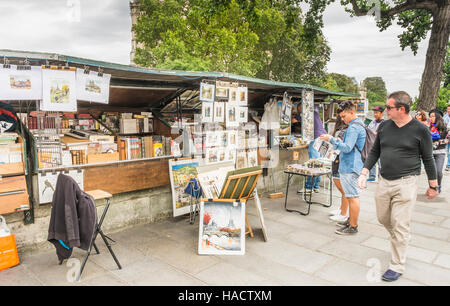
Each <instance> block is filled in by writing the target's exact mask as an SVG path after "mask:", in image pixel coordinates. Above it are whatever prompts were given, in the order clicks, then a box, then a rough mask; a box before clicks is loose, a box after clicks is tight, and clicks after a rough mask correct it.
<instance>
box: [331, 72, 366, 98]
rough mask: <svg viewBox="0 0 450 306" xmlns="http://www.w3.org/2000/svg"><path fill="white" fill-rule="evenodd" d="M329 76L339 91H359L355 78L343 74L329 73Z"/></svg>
mask: <svg viewBox="0 0 450 306" xmlns="http://www.w3.org/2000/svg"><path fill="white" fill-rule="evenodd" d="M329 77H331V78H332V79H333V80H334V81H335V82H336V84H337V86H338V88H339V91H342V92H346V93H359V87H358V83H357V82H355V80H354V79H353V78H351V77H349V76H347V75H345V74H340V73H334V72H333V73H330V74H329Z"/></svg>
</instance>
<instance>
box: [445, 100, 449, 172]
mask: <svg viewBox="0 0 450 306" xmlns="http://www.w3.org/2000/svg"><path fill="white" fill-rule="evenodd" d="M444 123H445V125H446V126H447V131H448V133H450V104H449V105H447V112H446V113H445V115H444ZM447 139H448V138H447ZM445 171H450V143H447V167H445Z"/></svg>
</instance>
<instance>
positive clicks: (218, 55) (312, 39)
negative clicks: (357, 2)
mask: <svg viewBox="0 0 450 306" xmlns="http://www.w3.org/2000/svg"><path fill="white" fill-rule="evenodd" d="M300 2H301V1H289V0H254V1H250V0H190V1H189V0H168V1H167V0H166V1H159V0H142V1H141V10H142V16H141V17H140V18H139V20H138V24H137V25H136V26H135V27H134V30H135V33H136V39H137V42H138V45H139V48H138V50H136V58H135V62H136V63H137V64H138V65H142V66H150V67H154V68H165V69H183V70H203V71H221V72H230V73H236V74H241V75H246V76H252V77H260V78H265V79H271V80H283V81H287V82H307V83H312V84H315V83H319V82H320V81H322V80H323V79H324V77H325V72H324V71H325V66H326V63H327V62H328V61H329V57H330V48H329V47H328V46H327V44H326V42H325V40H324V39H323V36H322V33H321V30H320V27H321V26H322V25H321V13H322V12H323V9H324V8H325V7H323V8H322V9H321V7H320V5H314V6H313V9H312V10H311V11H310V12H309V13H308V14H307V16H306V20H303V19H302V16H303V13H302V11H301V9H300V7H299V5H298V4H299V3H300ZM319 2H320V3H322V2H323V3H325V2H327V1H325V0H320V1H319Z"/></svg>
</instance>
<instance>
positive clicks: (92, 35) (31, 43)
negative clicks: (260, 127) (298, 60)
mask: <svg viewBox="0 0 450 306" xmlns="http://www.w3.org/2000/svg"><path fill="white" fill-rule="evenodd" d="M76 2H79V3H80V9H79V10H78V9H77V8H75V9H73V8H72V7H73V6H71V3H76ZM75 7H76V6H75ZM0 11H1V12H2V13H3V14H2V17H1V18H0V49H12V50H21V51H38V52H50V53H57V54H64V55H70V56H77V57H84V58H88V59H95V60H101V61H108V62H115V63H121V64H129V63H130V50H131V18H130V14H129V0H97V1H88V0H80V1H78V0H39V1H36V0H14V1H13V0H2V1H1V2H0ZM77 12H79V14H78V13H77ZM324 23H325V27H324V34H325V37H326V39H327V41H328V43H329V45H330V47H331V50H332V54H331V60H330V62H329V63H328V72H336V73H342V74H346V75H348V76H350V77H355V78H356V80H357V81H358V82H360V81H362V80H364V79H365V78H366V77H373V76H380V77H382V78H383V79H384V80H385V82H386V86H387V90H388V91H389V92H392V91H396V90H406V91H407V92H409V93H410V94H411V95H412V96H413V97H414V96H418V92H419V83H420V79H421V76H422V72H423V68H424V66H425V54H426V47H427V44H428V39H427V40H426V41H423V42H421V44H420V47H419V52H418V54H417V55H416V56H414V55H413V53H412V52H411V50H410V49H405V51H402V50H401V48H400V45H399V41H398V38H397V35H399V34H400V33H401V32H402V31H401V28H400V27H398V26H396V25H394V26H391V27H390V28H389V29H388V30H387V31H384V32H380V31H379V30H378V28H377V27H376V25H375V22H374V21H373V19H370V18H369V17H354V18H351V17H350V16H349V14H348V13H346V12H345V11H344V9H343V7H342V6H341V5H340V4H339V3H334V4H333V5H331V6H330V7H328V8H327V9H326V11H325V16H324Z"/></svg>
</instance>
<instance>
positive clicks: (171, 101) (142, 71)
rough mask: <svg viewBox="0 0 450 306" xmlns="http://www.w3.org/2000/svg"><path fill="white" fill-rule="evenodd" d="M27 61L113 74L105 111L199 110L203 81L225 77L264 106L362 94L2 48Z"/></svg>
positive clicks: (3, 52)
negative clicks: (285, 97)
mask: <svg viewBox="0 0 450 306" xmlns="http://www.w3.org/2000/svg"><path fill="white" fill-rule="evenodd" d="M1 57H3V58H7V59H8V60H10V61H12V62H14V61H17V62H18V61H21V60H22V61H23V60H24V59H27V60H28V61H29V62H30V64H32V65H43V64H49V65H62V66H64V65H66V64H67V65H69V66H71V67H78V68H82V69H89V70H92V71H98V70H100V71H102V72H103V73H108V74H111V84H110V101H109V104H108V105H105V106H104V107H103V106H102V108H103V110H104V111H121V110H126V109H129V108H136V109H138V108H139V109H143V108H148V109H149V110H156V111H163V112H173V111H175V109H176V105H175V99H176V98H177V97H180V100H181V106H182V108H183V110H187V111H189V110H195V109H198V107H199V105H200V103H199V100H198V91H199V87H200V83H201V81H202V80H205V79H207V80H222V81H233V82H241V83H245V84H246V85H247V86H248V88H249V97H248V99H249V106H250V107H257V108H263V105H264V103H265V102H266V101H267V99H266V98H267V96H270V95H271V94H273V93H283V92H284V91H288V92H292V93H301V91H302V90H304V89H305V90H313V91H314V96H315V100H318V101H322V100H323V99H324V98H326V97H329V96H341V97H342V96H345V97H359V94H351V93H344V92H337V91H332V90H328V89H325V88H321V87H317V86H312V85H307V84H299V83H289V82H278V81H270V80H264V79H258V78H253V77H247V76H241V75H237V74H232V73H224V72H204V71H179V70H165V69H152V68H144V67H137V66H131V65H123V64H117V63H110V62H104V61H97V60H91V59H85V58H79V57H73V56H67V55H60V54H53V53H41V52H29V51H15V50H0V58H1ZM78 106H79V107H80V108H83V107H87V108H88V107H89V106H90V103H89V102H83V101H79V103H78Z"/></svg>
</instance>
